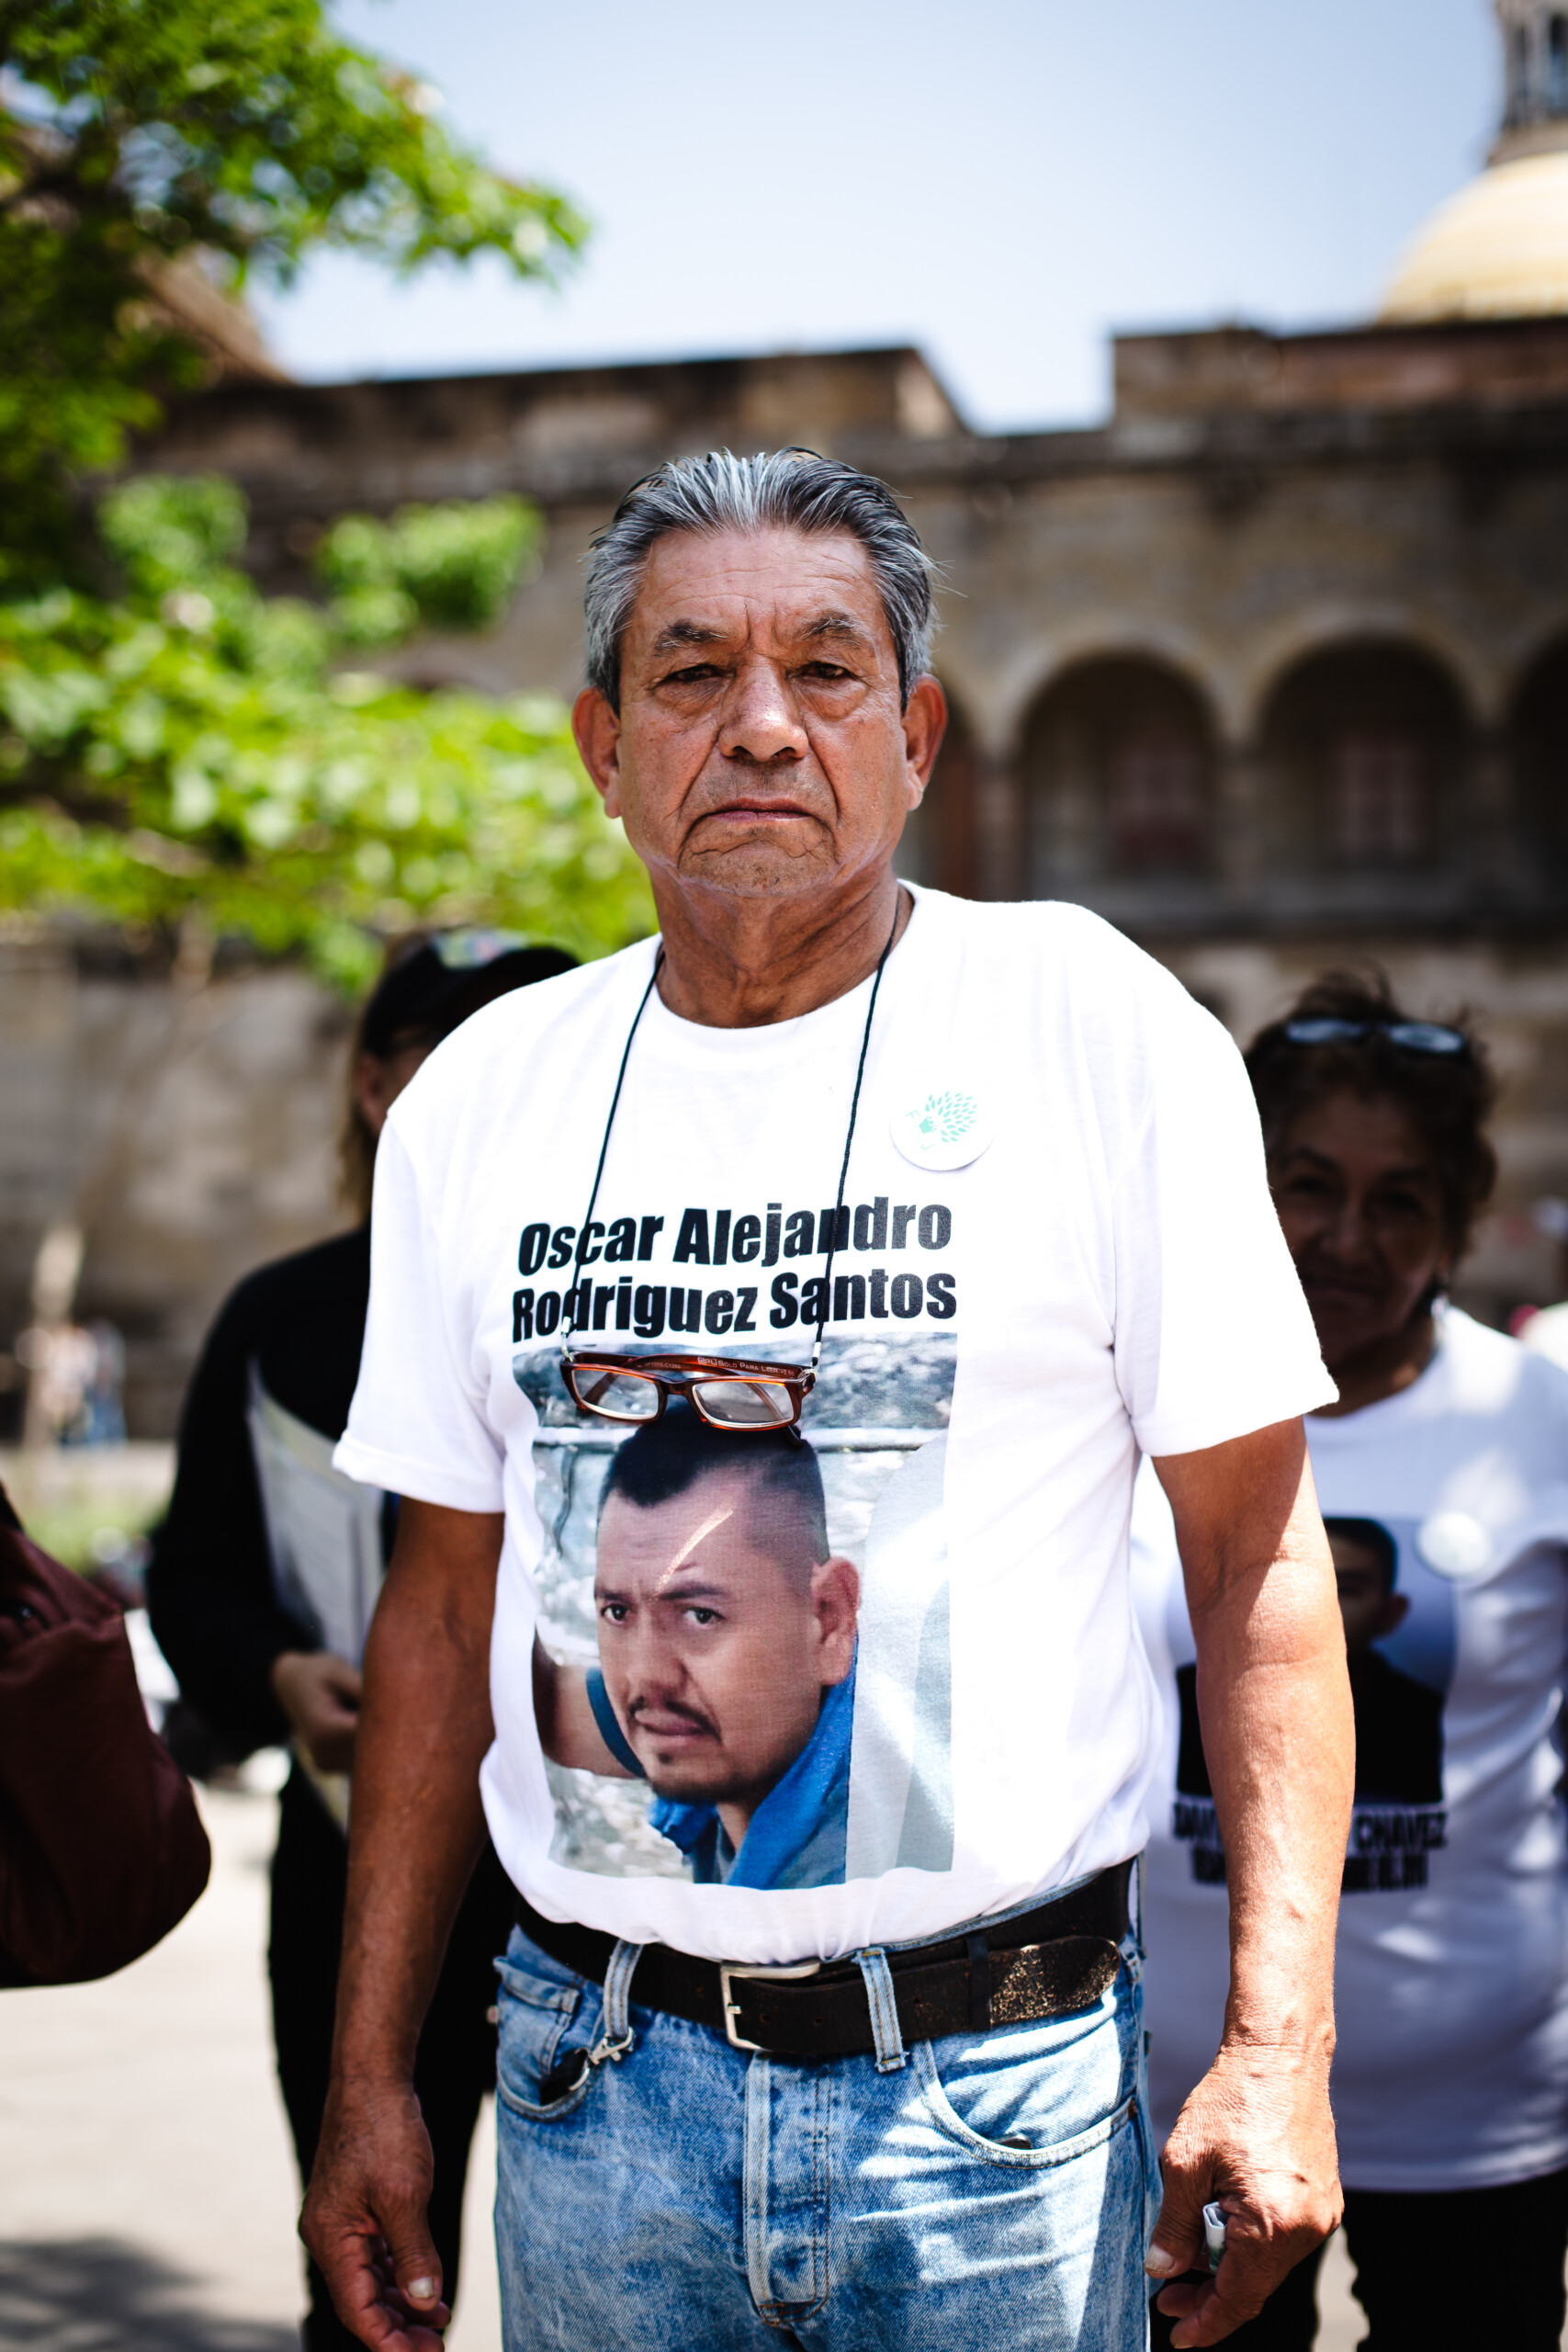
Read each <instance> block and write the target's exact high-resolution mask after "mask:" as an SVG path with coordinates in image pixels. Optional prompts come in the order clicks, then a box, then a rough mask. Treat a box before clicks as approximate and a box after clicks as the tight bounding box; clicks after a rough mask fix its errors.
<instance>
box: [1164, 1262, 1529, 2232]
mask: <svg viewBox="0 0 1568 2352" xmlns="http://www.w3.org/2000/svg"><path fill="white" fill-rule="evenodd" d="M1438 1328H1439V1339H1438V1348H1437V1351H1436V1352H1435V1354H1434V1355H1433V1358H1432V1361H1431V1363H1429V1364H1428V1366H1427V1370H1426V1371H1425V1373H1423V1374H1422V1375H1421V1377H1420V1379H1419V1380H1417V1381H1416V1382H1415V1383H1414V1384H1413V1385H1412V1386H1411V1387H1409V1388H1407V1389H1404V1390H1403V1391H1402V1392H1401V1393H1400V1394H1399V1395H1398V1396H1396V1397H1388V1398H1386V1399H1385V1400H1384V1401H1383V1402H1382V1404H1377V1405H1369V1406H1367V1407H1366V1408H1364V1409H1363V1410H1362V1411H1360V1412H1359V1413H1351V1414H1347V1415H1346V1416H1345V1417H1344V1418H1343V1419H1338V1418H1336V1419H1324V1418H1323V1417H1321V1416H1316V1417H1314V1418H1313V1419H1310V1420H1309V1421H1308V1423H1307V1437H1308V1442H1309V1444H1310V1446H1311V1450H1312V1465H1313V1474H1314V1478H1315V1480H1316V1482H1317V1490H1318V1500H1319V1502H1320V1504H1321V1505H1322V1508H1323V1513H1324V1517H1325V1521H1327V1522H1328V1523H1329V1533H1330V1540H1331V1542H1332V1543H1333V1544H1334V1545H1335V1551H1336V1559H1337V1565H1338V1566H1340V1567H1341V1569H1342V1570H1343V1569H1344V1568H1345V1567H1346V1566H1347V1565H1348V1566H1349V1567H1350V1568H1351V1570H1352V1572H1353V1573H1355V1574H1358V1575H1359V1577H1360V1579H1361V1588H1362V1590H1363V1592H1365V1591H1366V1590H1367V1589H1369V1584H1368V1580H1369V1578H1370V1579H1371V1589H1372V1590H1374V1591H1375V1590H1376V1589H1377V1582H1378V1578H1379V1577H1380V1575H1381V1574H1382V1573H1383V1572H1385V1571H1388V1570H1392V1572H1393V1585H1392V1590H1391V1593H1390V1596H1389V1599H1388V1600H1386V1601H1384V1602H1383V1603H1382V1609H1383V1621H1382V1622H1384V1623H1387V1625H1388V1630H1387V1631H1386V1632H1384V1633H1382V1634H1373V1635H1372V1638H1371V1642H1370V1644H1368V1643H1367V1642H1366V1639H1365V1635H1366V1632H1367V1629H1368V1626H1369V1624H1370V1623H1372V1622H1375V1621H1372V1620H1369V1618H1368V1617H1367V1616H1366V1615H1365V1613H1364V1612H1365V1610H1366V1607H1367V1603H1366V1601H1365V1600H1363V1601H1362V1602H1361V1604H1360V1606H1361V1609H1362V1611H1363V1614H1362V1617H1361V1620H1360V1623H1361V1633H1362V1639H1361V1641H1360V1642H1359V1643H1355V1644H1353V1645H1352V1667H1351V1684H1352V1691H1353V1693H1354V1696H1355V1700H1356V1715H1357V1772H1356V1789H1357V1798H1356V1806H1355V1812H1354V1815H1353V1818H1352V1823H1351V1829H1350V1837H1349V1842H1348V1849H1347V1856H1346V1865H1345V1892H1344V1894H1343V1896H1342V1898H1341V1902H1340V1908H1339V1938H1338V1956H1337V1996H1336V2007H1337V2018H1338V2036H1339V2039H1338V2049H1337V2056H1336V2059H1335V2064H1334V2081H1333V2098H1334V2112H1335V2117H1336V2120H1337V2124H1338V2130H1339V2164H1340V2170H1341V2173H1342V2174H1343V2176H1344V2178H1345V2180H1346V2182H1347V2183H1348V2186H1349V2187H1350V2188H1371V2189H1380V2188H1381V2189H1427V2190H1438V2189H1454V2188H1489V2187H1492V2186H1494V2185H1496V2184H1500V2183H1504V2182H1507V2181H1513V2180H1525V2179H1529V2178H1531V2177H1534V2176H1536V2175H1538V2174H1540V2173H1546V2172H1552V2171H1555V2170H1556V2169H1557V2168H1558V2167H1559V2166H1560V2165H1564V2164H1568V1872H1565V1870H1564V1860H1565V1843H1564V1822H1563V1813H1562V1800H1561V1797H1560V1795H1559V1793H1558V1783H1559V1781H1560V1780H1561V1778H1562V1758H1561V1755H1560V1753H1559V1750H1558V1747H1557V1743H1556V1737H1555V1731H1556V1724H1557V1715H1558V1709H1559V1704H1560V1701H1561V1695H1562V1671H1563V1657H1564V1645H1565V1634H1568V1576H1565V1574H1564V1566H1565V1547H1568V1375H1565V1374H1562V1373H1561V1372H1560V1371H1558V1369H1557V1368H1556V1367H1555V1366H1554V1365H1552V1364H1549V1363H1544V1362H1543V1361H1541V1360H1540V1358H1539V1357H1535V1356H1531V1355H1529V1354H1528V1353H1527V1352H1526V1351H1525V1350H1524V1349H1523V1348H1521V1347H1520V1346H1519V1345H1518V1344H1517V1341H1515V1340H1509V1339H1505V1338H1504V1337H1503V1336H1502V1334H1501V1333H1499V1332H1496V1331H1490V1330H1487V1329H1485V1328H1484V1327H1483V1325H1481V1324H1478V1323H1475V1322H1472V1320H1471V1318H1470V1317H1469V1316H1467V1315H1462V1314H1461V1313H1460V1312H1459V1311H1458V1310H1457V1309H1454V1308H1450V1309H1449V1310H1448V1311H1447V1312H1446V1313H1443V1314H1442V1315H1440V1317H1439V1326H1438ZM1347 1546H1348V1550H1347V1548H1346V1547H1347ZM1133 1560H1134V1569H1133V1574H1134V1590H1135V1592H1136V1595H1137V1608H1138V1616H1139V1621H1140V1623H1141V1624H1142V1626H1143V1629H1144V1635H1145V1642H1146V1644H1147V1645H1148V1651H1149V1656H1150V1658H1151V1661H1152V1662H1153V1664H1154V1667H1155V1670H1156V1675H1157V1676H1158V1678H1159V1681H1160V1686H1161V1690H1162V1691H1163V1693H1164V1695H1165V1700H1166V1723H1165V1734H1164V1741H1163V1747H1164V1756H1163V1762H1162V1766H1161V1782H1162V1792H1163V1802H1156V1803H1155V1804H1153V1805H1152V1808H1151V1810H1152V1811H1153V1814H1154V1816H1155V1826H1154V1832H1153V1835H1152V1837H1151V1839H1150V1843H1149V1849H1148V1855H1147V1862H1146V1875H1145V1940H1146V1942H1147V1945H1148V1954H1149V1959H1148V1968H1147V1972H1146V1974H1145V2000H1146V2003H1147V2018H1148V2024H1149V2031H1150V2034H1151V2037H1152V2049H1151V2053H1150V2097H1151V2100H1152V2103H1153V2107H1154V2113H1155V2120H1156V2125H1157V2126H1158V2128H1159V2129H1160V2131H1161V2132H1162V2134H1163V2133H1164V2132H1167V2131H1169V2130H1170V2127H1171V2125H1172V2124H1173V2123H1174V2122H1175V2120H1176V2117H1177V2113H1178V2111H1179V2108H1180V2105H1181V2102H1182V2100H1183V2099H1184V2098H1186V2096H1187V2093H1188V2091H1189V2090H1190V2088H1191V2086H1192V2085H1193V2084H1194V2083H1195V2082H1196V2081H1197V2080H1198V2079H1199V2077H1200V2076H1201V2075H1202V2073H1203V2072H1204V2070H1205V2069H1206V2068H1207V2066H1208V2065H1209V2064H1210V2062H1211V2061H1212V2059H1213V2054H1214V2051H1215V2049H1216V2047H1217V2046H1218V2042H1219V2037H1220V2028H1221V2022H1222V2018H1223V2015H1224V1997H1225V1985H1226V1977H1227V1973H1228V1959H1227V1951H1226V1944H1227V1914H1226V1898H1225V1889H1224V1853H1223V1850H1222V1849H1221V1844H1220V1839H1219V1836H1218V1832H1217V1829H1216V1827H1215V1824H1214V1818H1213V1804H1211V1803H1210V1802H1209V1799H1208V1794H1207V1776H1206V1772H1205V1770H1204V1766H1203V1761H1202V1755H1201V1743H1200V1738H1199V1733H1198V1725H1197V1716H1196V1709H1195V1707H1194V1704H1193V1700H1192V1681H1191V1666H1190V1661H1191V1658H1192V1656H1193V1646H1192V1634H1191V1629H1190V1624H1189V1622H1188V1616H1187V1606H1186V1601H1185V1600H1184V1598H1183V1596H1182V1589H1181V1574H1180V1566H1179V1562H1178V1560H1177V1557H1176V1544H1175V1532H1174V1530H1173V1528H1172V1526H1171V1521H1170V1512H1169V1509H1168V1505H1167V1503H1166V1501H1165V1498H1164V1495H1163V1493H1162V1492H1161V1490H1160V1488H1159V1487H1158V1485H1157V1482H1156V1480H1155V1478H1154V1477H1153V1476H1152V1475H1151V1474H1150V1473H1148V1472H1147V1471H1145V1474H1144V1475H1143V1476H1141V1477H1140V1479H1139V1482H1138V1488H1137V1496H1136V1500H1135V1503H1134V1536H1133ZM1380 1564H1381V1566H1380ZM1401 1604H1403V1606H1402V1605H1401ZM1371 1605H1372V1606H1373V1607H1374V1608H1375V1607H1377V1606H1378V1605H1379V1604H1378V1603H1377V1602H1376V1600H1374V1601H1373V1603H1372V1604H1371ZM1394 1621H1397V1622H1394Z"/></svg>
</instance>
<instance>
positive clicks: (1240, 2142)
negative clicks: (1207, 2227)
mask: <svg viewBox="0 0 1568 2352" xmlns="http://www.w3.org/2000/svg"><path fill="white" fill-rule="evenodd" d="M1162 2169H1163V2171H1164V2174H1165V2201H1164V2203H1163V2205H1162V2206H1161V2208H1160V2217H1159V2225H1158V2227H1157V2228H1156V2231H1155V2234H1154V2243H1153V2245H1151V2246H1150V2248H1149V2253H1148V2260H1147V2265H1146V2267H1147V2268H1148V2270H1149V2272H1150V2274H1151V2276H1153V2277H1155V2278H1172V2279H1178V2278H1181V2274H1182V2273H1183V2272H1184V2271H1191V2270H1201V2271H1207V2269H1208V2267H1209V2258H1208V2254H1207V2251H1206V2249H1205V2246H1204V2243H1203V2208H1204V2206H1205V2205H1208V2204H1214V2203H1218V2204H1221V2205H1223V2206H1224V2210H1225V2217H1226V2231H1225V2251H1224V2256H1223V2258H1222V2260H1221V2263H1220V2267H1219V2270H1218V2273H1217V2274H1216V2276H1215V2277H1213V2278H1204V2279H1203V2280H1201V2281H1196V2280H1191V2279H1187V2280H1184V2281H1183V2283H1182V2284H1180V2285H1179V2286H1170V2287H1168V2288H1167V2289H1166V2290H1165V2291H1164V2293H1163V2294H1162V2295H1161V2296H1160V2297H1159V2299H1158V2301H1159V2308H1160V2310H1161V2311H1162V2312H1164V2313H1165V2314H1166V2317H1167V2318H1168V2319H1175V2320H1178V2321H1179V2325H1178V2326H1177V2327H1176V2329H1175V2330H1174V2331H1173V2333H1172V2335H1171V2339H1170V2340H1171V2343H1172V2345H1173V2346H1175V2347H1177V2352H1185V2347H1187V2346H1201V2345H1209V2344H1218V2343H1219V2342H1220V2341H1221V2340H1222V2338H1223V2337H1224V2336H1227V2335H1229V2334H1230V2333H1231V2330H1232V2329H1233V2328H1235V2327H1239V2326H1240V2325H1241V2324H1242V2322H1243V2321H1244V2320H1249V2319H1255V2318H1256V2317H1257V2315H1258V2312H1259V2311H1261V2309H1262V2307H1263V2304H1264V2302H1265V2301H1266V2300H1267V2298H1268V2297H1269V2295H1271V2294H1272V2293H1273V2291H1274V2290H1275V2288H1276V2287H1277V2286H1279V2284H1280V2280H1281V2279H1282V2278H1284V2277H1285V2275H1286V2273H1287V2271H1290V2270H1293V2269H1294V2267H1295V2266H1296V2264H1297V2263H1298V2262H1301V2261H1303V2260H1304V2259H1305V2257H1306V2256H1308V2255H1309V2254H1310V2253H1311V2252H1312V2250H1313V2248H1314V2246H1315V2245H1319V2244H1321V2242H1322V2240H1323V2239H1324V2238H1325V2237H1326V2236H1327V2234H1328V2233H1329V2231H1330V2230H1333V2229H1336V2228H1337V2226H1338V2223H1339V2220H1340V2216H1341V2213H1342V2211H1343V2209H1344V2200H1343V2199H1342V2198H1341V2196H1340V2193H1339V2176H1338V2165H1337V2157H1336V2153H1335V2144H1334V2119H1333V2116H1332V2115H1331V2114H1330V2112H1329V2107H1328V2058H1327V2054H1326V2052H1323V2051H1314V2052H1306V2051H1303V2050H1300V2049H1280V2048H1273V2049H1265V2048H1259V2047H1257V2046H1252V2047H1248V2046H1247V2045H1245V2044H1237V2043H1228V2044H1227V2045H1226V2046H1225V2047H1224V2049H1222V2050H1221V2052H1220V2054H1219V2056H1218V2057H1217V2058H1216V2059H1215V2061H1214V2064H1213V2066H1212V2067H1211V2068H1210V2069H1209V2072H1208V2073H1207V2074H1206V2075H1204V2077H1203V2079H1202V2081H1201V2083H1200V2084H1199V2085H1198V2086H1197V2088H1196V2090H1194V2091H1193V2093H1192V2094H1191V2096H1190V2098H1189V2099H1188V2101H1187V2104H1186V2106H1185V2107H1184V2108H1183V2109H1182V2110H1181V2113H1180V2115H1179V2117H1178V2119H1177V2124H1176V2129H1175V2131H1173V2132H1172V2133H1171V2135H1170V2138H1169V2140H1168V2143H1167V2145H1166V2150H1165V2155H1164V2158H1163V2160H1162Z"/></svg>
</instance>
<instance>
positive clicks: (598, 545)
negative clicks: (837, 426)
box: [582, 449, 936, 711]
mask: <svg viewBox="0 0 1568 2352" xmlns="http://www.w3.org/2000/svg"><path fill="white" fill-rule="evenodd" d="M781 526H782V527H785V528H792V529H794V530H797V531H848V532H849V533H851V535H852V537H855V538H857V539H858V540H859V541H860V543H861V545H862V547H863V548H864V549H865V551H866V555H867V558H868V560H869V561H870V564H871V570H872V577H873V578H874V580H875V582H876V587H877V594H879V595H880V597H881V599H882V610H883V614H884V616H885V617H886V622H887V626H888V628H889V630H890V631H891V633H892V637H893V643H894V647H895V650H897V656H898V693H899V697H900V699H901V700H902V701H904V702H906V703H907V702H908V699H909V689H910V687H911V686H912V685H913V684H914V683H915V681H916V679H917V678H919V677H920V676H922V675H923V673H925V671H926V670H927V669H929V668H930V666H931V630H932V628H933V627H934V626H935V617H936V616H935V614H934V612H933V609H932V605H931V583H932V582H933V581H934V579H935V577H936V566H935V565H934V564H933V563H932V561H931V558H930V556H929V555H927V553H926V551H925V549H924V548H923V547H922V546H921V545H920V542H919V538H918V537H916V534H915V531H914V529H913V527H912V526H911V525H910V524H909V522H908V520H907V518H906V516H905V515H904V512H903V509H902V508H901V507H900V506H899V504H898V502H897V499H896V498H895V497H894V495H893V492H891V491H890V490H889V489H888V487H887V484H886V482H885V481H877V479H876V476H875V475H874V474H863V473H861V472H859V471H858V470H857V469H856V468H855V467H853V466H846V465H841V464H840V462H839V460H838V459H837V458H821V457H818V454H817V452H816V450H815V449H777V450H773V451H759V452H758V454H757V456H756V457H754V458H737V457H735V456H733V455H732V454H731V452H730V451H729V450H728V449H711V450H709V452H708V454H707V456H706V457H705V458H670V459H669V460H668V462H667V463H666V464H664V465H662V466H660V468H659V469H658V471H657V472H656V473H651V474H645V475H644V476H643V479H642V480H641V481H638V482H634V483H633V484H632V486H631V488H630V490H628V491H627V492H626V496H625V497H624V498H623V499H622V501H621V503H620V504H619V505H618V506H617V507H616V509H615V520H614V521H613V522H612V523H611V525H610V526H609V528H608V529H607V530H604V531H601V532H600V534H599V536H598V537H597V538H596V539H595V540H594V541H593V544H592V550H591V552H590V554H589V558H588V571H587V578H586V583H585V587H584V592H583V599H582V617H583V625H584V628H585V631H586V634H587V638H588V683H589V684H590V685H591V686H597V688H598V689H599V692H600V693H601V694H602V695H604V699H605V701H606V702H607V703H608V704H609V706H610V707H611V709H612V710H617V711H618V710H619V708H620V707H621V644H622V640H623V639H624V638H625V636H626V624H627V622H628V621H629V620H630V619H631V616H632V606H633V605H635V604H636V602H637V592H638V590H639V589H640V588H641V586H642V580H643V573H644V571H645V570H646V569H647V564H648V558H649V551H650V549H651V548H652V547H653V546H654V543H655V541H656V540H659V539H662V538H664V537H667V536H668V534H669V533H671V531H698V532H706V533H713V532H717V531H766V530H773V529H778V528H780V527H781Z"/></svg>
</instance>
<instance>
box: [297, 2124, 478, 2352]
mask: <svg viewBox="0 0 1568 2352" xmlns="http://www.w3.org/2000/svg"><path fill="white" fill-rule="evenodd" d="M433 2178H434V2166H433V2164H432V2159H431V2152H430V2134H429V2133H428V2132H427V2131H426V2130H425V2128H424V2120H423V2117H422V2116H421V2114H420V2111H419V2102H418V2100H417V2099H416V2098H414V2095H413V2092H412V2088H404V2087H401V2086H391V2087H389V2089H387V2090H385V2091H379V2092H375V2093H370V2092H366V2091H363V2090H362V2091H357V2092H349V2093H342V2094H336V2093H334V2095H333V2098H332V2099H331V2100H330V2101H329V2102H328V2106H327V2112H326V2116H325V2119H324V2120H323V2122H322V2125H321V2144H320V2146H319V2148H318V2150H317V2153H316V2162H315V2165H314V2168H313V2170H312V2172H311V2175H310V2189H309V2192H308V2193H307V2195H306V2199H305V2210H304V2211H303V2212H302V2213H301V2215H300V2217H299V2234H300V2236H301V2237H302V2238H303V2239H304V2241H305V2244H306V2245H307V2246H309V2248H310V2252H311V2254H312V2255H313V2256H315V2258H316V2261H317V2263H318V2264H319V2266H320V2267H321V2274H322V2276H323V2277H324V2278H325V2279H326V2282H327V2285H328V2287H329V2289H330V2290H331V2291H332V2298H333V2302H334V2303H335V2304H336V2306H337V2312H338V2316H339V2318H340V2319H341V2320H342V2321H343V2323H344V2326H345V2327H349V2328H352V2329H353V2331H354V2333H355V2335H357V2336H358V2338H359V2340H360V2342H361V2343H362V2344H365V2345H369V2346H374V2347H375V2352H440V2345H441V2331H442V2329H443V2328H444V2327H445V2326H446V2323H447V2321H448V2320H449V2319H450V2318H451V2316H452V2314H451V2312H449V2311H448V2309H447V2307H446V2304H445V2303H444V2302H443V2301H442V2300H441V2284H442V2281H441V2259H440V2256H438V2255H437V2253H436V2251H435V2246H434V2241H433V2240H432V2238H431V2234H430V2228H429V2224H428V2222H426V2220H425V2209H426V2207H427V2205H428V2204H429V2201H430V2190H431V2183H432V2180H433Z"/></svg>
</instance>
